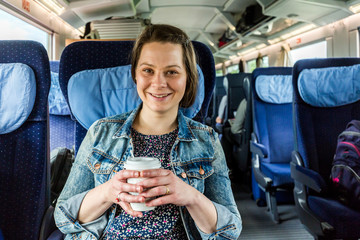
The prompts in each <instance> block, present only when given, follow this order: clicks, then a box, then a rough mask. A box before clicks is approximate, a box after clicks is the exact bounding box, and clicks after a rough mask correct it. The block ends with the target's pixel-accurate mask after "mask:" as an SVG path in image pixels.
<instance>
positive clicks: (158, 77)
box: [152, 73, 167, 87]
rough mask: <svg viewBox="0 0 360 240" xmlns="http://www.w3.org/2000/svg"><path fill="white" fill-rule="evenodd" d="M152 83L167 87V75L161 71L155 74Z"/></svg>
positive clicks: (156, 85)
mask: <svg viewBox="0 0 360 240" xmlns="http://www.w3.org/2000/svg"><path fill="white" fill-rule="evenodd" d="M152 85H153V86H155V87H166V85H167V83H166V78H165V76H164V75H163V74H161V73H157V74H155V75H154V78H153V80H152Z"/></svg>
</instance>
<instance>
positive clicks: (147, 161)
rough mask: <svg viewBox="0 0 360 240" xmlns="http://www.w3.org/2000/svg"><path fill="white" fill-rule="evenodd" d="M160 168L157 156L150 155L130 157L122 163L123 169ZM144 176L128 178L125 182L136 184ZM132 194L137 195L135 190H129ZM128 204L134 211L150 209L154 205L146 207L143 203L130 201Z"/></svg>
mask: <svg viewBox="0 0 360 240" xmlns="http://www.w3.org/2000/svg"><path fill="white" fill-rule="evenodd" d="M158 168H161V163H160V161H159V159H157V158H151V157H130V158H128V159H127V160H126V162H125V163H124V169H126V170H136V171H139V172H140V171H142V170H147V169H158ZM144 179H146V178H141V177H139V178H128V179H127V182H128V183H131V184H136V183H138V182H141V181H143V180H144ZM130 194H132V195H138V194H139V193H137V192H130ZM147 200H148V199H147ZM130 206H131V208H132V209H133V210H135V211H141V212H144V211H150V210H153V209H154V208H155V207H148V206H146V205H145V203H130Z"/></svg>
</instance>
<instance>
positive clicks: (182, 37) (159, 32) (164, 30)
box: [131, 24, 198, 108]
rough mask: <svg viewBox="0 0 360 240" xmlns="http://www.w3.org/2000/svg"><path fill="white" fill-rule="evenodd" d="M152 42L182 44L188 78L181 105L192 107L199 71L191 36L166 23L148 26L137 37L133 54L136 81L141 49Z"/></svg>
mask: <svg viewBox="0 0 360 240" xmlns="http://www.w3.org/2000/svg"><path fill="white" fill-rule="evenodd" d="M151 42H162V43H173V44H180V45H181V47H182V50H183V61H184V66H185V70H186V77H187V79H186V89H185V94H184V96H183V98H182V99H181V101H180V107H184V108H187V107H190V106H191V105H192V104H193V103H194V101H195V98H196V93H197V85H198V73H197V69H196V58H195V52H194V47H193V45H192V43H191V41H190V39H189V37H188V36H187V35H186V33H185V32H183V31H182V30H181V29H179V28H177V27H174V26H170V25H166V24H154V25H150V26H148V27H146V28H145V29H144V31H143V32H142V33H141V34H140V36H139V37H138V38H137V40H136V42H135V45H134V48H133V50H132V55H131V76H132V78H133V79H134V81H135V83H136V80H135V70H136V68H137V64H138V61H139V58H140V54H141V50H142V48H143V46H144V45H145V44H146V43H151Z"/></svg>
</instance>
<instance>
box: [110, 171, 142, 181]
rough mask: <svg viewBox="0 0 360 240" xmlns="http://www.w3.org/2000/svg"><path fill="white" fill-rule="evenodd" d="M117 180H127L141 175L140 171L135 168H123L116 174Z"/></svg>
mask: <svg viewBox="0 0 360 240" xmlns="http://www.w3.org/2000/svg"><path fill="white" fill-rule="evenodd" d="M114 177H115V178H116V179H117V180H127V179H128V178H138V177H140V172H139V171H135V170H121V171H119V172H117V173H116V174H115V176H114Z"/></svg>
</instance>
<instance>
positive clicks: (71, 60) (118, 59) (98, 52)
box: [59, 41, 215, 152]
mask: <svg viewBox="0 0 360 240" xmlns="http://www.w3.org/2000/svg"><path fill="white" fill-rule="evenodd" d="M133 44H134V42H133V41H107V42H92V41H89V42H76V43H73V44H71V45H69V46H67V47H66V48H65V49H64V51H63V54H62V55H61V59H60V75H59V80H60V87H61V90H62V92H63V93H64V96H65V98H66V100H67V101H68V102H69V95H68V82H69V80H70V78H71V77H72V76H73V75H74V74H76V73H78V72H80V71H83V70H91V69H101V68H114V67H118V66H124V65H128V64H130V57H131V56H130V54H131V50H132V47H133ZM193 45H194V49H195V52H196V55H197V59H198V65H199V67H200V68H201V69H202V72H203V76H204V81H203V83H204V88H203V91H204V98H203V102H202V104H201V108H200V110H199V111H198V112H197V114H196V116H195V117H194V119H195V120H198V121H201V122H203V121H204V119H205V117H206V115H207V108H208V106H209V101H210V99H211V95H212V92H213V89H214V85H215V65H214V59H213V57H212V53H211V51H210V49H209V48H208V47H206V45H204V44H202V43H200V42H193ZM72 111H73V110H72V109H71V114H72V118H73V119H75V116H74V114H73V112H72ZM119 113H121V112H117V114H119ZM100 115H101V114H100ZM102 117H105V115H104V116H102ZM85 133H86V129H85V128H84V127H83V126H82V125H81V124H80V123H79V121H77V120H76V126H75V152H76V151H77V149H78V148H79V146H80V143H81V142H82V140H83V138H84V136H85Z"/></svg>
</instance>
